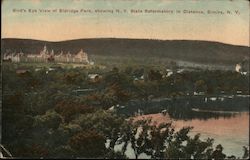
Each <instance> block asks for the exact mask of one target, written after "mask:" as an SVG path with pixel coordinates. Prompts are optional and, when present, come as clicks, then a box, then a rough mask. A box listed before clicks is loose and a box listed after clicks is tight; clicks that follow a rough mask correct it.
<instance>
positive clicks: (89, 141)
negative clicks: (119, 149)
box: [69, 130, 106, 158]
mask: <svg viewBox="0 0 250 160" xmlns="http://www.w3.org/2000/svg"><path fill="white" fill-rule="evenodd" d="M105 141H106V140H105V137H103V136H102V135H100V134H99V133H98V132H96V131H94V130H92V131H91V130H85V131H82V132H80V133H78V134H76V135H74V136H73V137H71V138H70V140H69V145H70V147H71V148H73V149H74V150H75V151H76V153H77V156H78V157H82V158H98V157H103V156H104V154H105V152H106V148H105Z"/></svg>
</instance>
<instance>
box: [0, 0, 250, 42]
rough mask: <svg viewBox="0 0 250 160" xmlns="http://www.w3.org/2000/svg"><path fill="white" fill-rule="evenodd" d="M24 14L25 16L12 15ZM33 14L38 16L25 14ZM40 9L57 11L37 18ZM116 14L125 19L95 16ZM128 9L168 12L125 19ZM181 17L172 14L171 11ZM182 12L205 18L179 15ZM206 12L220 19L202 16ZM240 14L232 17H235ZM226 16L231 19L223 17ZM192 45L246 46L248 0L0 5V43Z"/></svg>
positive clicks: (34, 0) (54, 0) (65, 0)
mask: <svg viewBox="0 0 250 160" xmlns="http://www.w3.org/2000/svg"><path fill="white" fill-rule="evenodd" d="M14 9H25V10H26V12H22V13H20V12H13V10H14ZM28 9H33V10H34V9H36V10H37V11H38V12H37V13H29V12H28ZM39 9H50V10H53V9H57V12H55V13H41V12H39ZM59 9H75V10H81V9H85V10H86V9H90V10H92V13H83V12H78V13H59V12H58V11H59ZM96 9H109V10H111V9H113V10H116V9H120V10H121V11H123V10H124V9H126V10H127V12H126V13H113V14H112V13H102V14H100V13H95V12H94V11H95V10H96ZM131 9H141V10H143V11H144V10H145V9H153V10H163V9H164V10H173V11H174V13H173V14H167V13H154V14H152V13H137V14H135V13H130V10H131ZM176 10H180V11H181V13H179V14H176V13H175V11H176ZM184 10H193V11H204V13H205V14H183V11H184ZM207 10H212V11H223V12H224V13H225V14H223V15H221V14H207ZM236 10H237V11H239V13H240V14H236V13H235V11H236ZM226 11H231V14H226ZM96 37H114V38H145V39H170V40H172V39H192V40H208V41H219V42H224V43H230V44H237V45H246V46H249V2H248V1H247V0H3V2H2V38H30V39H39V40H49V41H61V40H68V39H78V38H96Z"/></svg>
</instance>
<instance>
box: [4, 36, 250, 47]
mask: <svg viewBox="0 0 250 160" xmlns="http://www.w3.org/2000/svg"><path fill="white" fill-rule="evenodd" d="M4 39H19V40H35V41H46V42H52V43H59V42H66V41H74V40H90V39H128V40H155V41H201V42H212V43H221V44H225V45H233V46H239V47H249V48H250V44H249V45H243V44H232V43H226V42H221V41H212V40H200V39H195V40H194V39H154V38H125V37H89V38H76V39H65V40H59V41H53V40H44V39H32V38H14V37H5V38H2V37H1V40H4ZM249 43H250V42H249Z"/></svg>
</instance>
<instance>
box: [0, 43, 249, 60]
mask: <svg viewBox="0 0 250 160" xmlns="http://www.w3.org/2000/svg"><path fill="white" fill-rule="evenodd" d="M1 41H2V47H1V53H5V52H14V51H16V52H19V51H20V50H21V51H22V52H24V53H25V54H30V53H33V54H38V53H39V52H40V51H41V50H42V48H43V46H44V45H47V48H48V49H49V50H51V49H53V50H54V51H55V53H56V54H58V53H59V52H60V51H64V52H68V51H70V52H71V53H77V52H78V51H79V50H80V49H81V48H82V49H83V50H84V51H86V52H87V53H88V54H89V55H103V56H106V55H108V56H119V57H121V58H122V57H123V56H133V57H139V58H141V57H144V58H147V57H160V58H170V59H174V60H182V61H189V62H196V63H206V64H235V63H239V62H242V61H243V60H244V59H245V60H246V59H247V60H249V47H246V46H235V45H229V44H224V43H219V42H209V41H194V40H149V39H116V38H97V39H77V40H67V41H60V42H48V41H40V40H31V39H12V38H6V39H2V40H1Z"/></svg>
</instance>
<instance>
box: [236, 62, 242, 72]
mask: <svg viewBox="0 0 250 160" xmlns="http://www.w3.org/2000/svg"><path fill="white" fill-rule="evenodd" d="M241 69H242V67H241V64H239V63H238V64H236V66H235V71H236V72H241Z"/></svg>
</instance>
